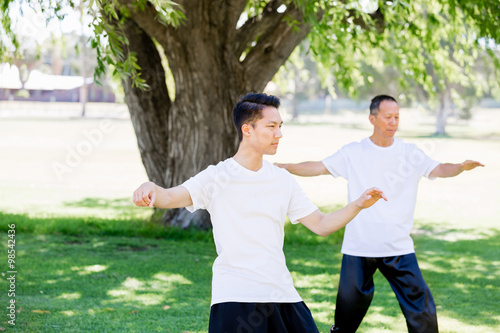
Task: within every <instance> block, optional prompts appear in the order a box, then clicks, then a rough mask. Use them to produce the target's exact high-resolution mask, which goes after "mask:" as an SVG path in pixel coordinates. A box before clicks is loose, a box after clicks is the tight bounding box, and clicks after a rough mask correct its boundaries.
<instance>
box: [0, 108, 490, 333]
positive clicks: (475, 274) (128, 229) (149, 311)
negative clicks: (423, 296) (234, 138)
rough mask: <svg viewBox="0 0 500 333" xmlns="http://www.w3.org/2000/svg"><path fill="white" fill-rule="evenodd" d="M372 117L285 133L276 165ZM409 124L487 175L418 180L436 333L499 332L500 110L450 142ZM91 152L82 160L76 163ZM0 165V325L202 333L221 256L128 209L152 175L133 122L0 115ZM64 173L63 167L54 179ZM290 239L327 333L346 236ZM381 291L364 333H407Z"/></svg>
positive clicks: (315, 189) (432, 147)
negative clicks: (12, 271) (11, 249)
mask: <svg viewBox="0 0 500 333" xmlns="http://www.w3.org/2000/svg"><path fill="white" fill-rule="evenodd" d="M410 116H411V117H412V118H410ZM365 118H366V117H364V116H360V115H355V114H345V115H343V116H342V117H340V116H339V117H337V118H335V117H332V119H328V120H331V121H332V122H331V123H329V122H328V121H324V122H323V124H319V125H315V124H310V123H307V124H306V123H299V124H290V125H285V127H284V138H283V140H282V143H281V144H280V148H279V152H278V154H277V155H276V156H273V157H269V158H268V159H269V160H270V161H282V162H287V161H289V162H295V161H302V160H318V159H321V158H323V157H325V156H327V155H328V154H330V153H332V152H333V151H335V150H336V149H338V148H340V147H341V146H342V145H343V144H345V143H348V142H350V141H353V140H359V139H361V138H363V137H365V136H366V135H368V134H369V127H368V126H367V124H366V123H364V122H365V121H366V119H365ZM408 119H411V121H408V123H405V118H404V114H402V120H401V121H402V124H401V131H400V136H401V137H403V138H404V139H405V140H407V141H412V142H416V143H418V144H420V145H421V146H423V147H427V148H428V150H429V152H430V154H431V156H432V157H434V158H436V159H438V160H440V161H446V162H448V161H449V162H460V161H462V160H464V159H467V158H470V159H477V160H479V161H481V162H483V163H484V164H485V165H486V167H485V168H481V169H479V170H475V171H473V172H470V173H466V174H463V175H460V176H459V177H457V178H453V179H444V180H436V181H428V180H425V179H424V180H422V182H421V184H420V192H419V197H418V205H417V209H416V213H415V217H416V225H415V229H414V233H413V238H414V240H415V244H416V249H417V256H418V258H419V262H420V266H421V268H422V271H423V274H424V277H425V278H426V280H427V283H428V284H429V285H430V288H431V290H432V292H433V295H434V298H435V300H436V304H437V306H438V318H439V324H440V328H441V331H442V332H468V331H474V332H494V331H500V310H499V309H500V282H499V281H500V261H499V258H500V250H499V249H500V228H499V224H498V222H499V216H500V196H499V195H498V192H499V190H500V177H499V176H498V174H497V170H498V169H499V168H500V155H499V153H498V152H499V151H500V134H499V131H498V129H497V128H495V125H494V124H498V123H499V122H498V120H500V112H499V111H498V110H483V111H481V112H478V113H477V114H476V117H475V118H474V120H473V121H471V123H470V124H468V126H466V125H465V124H463V123H453V124H451V126H450V127H449V133H450V137H447V138H431V137H429V136H427V133H429V132H431V131H432V126H431V124H430V123H429V121H428V119H427V118H426V117H424V116H422V117H421V118H419V117H418V114H416V113H415V112H408ZM103 121H108V122H109V123H107V125H106V124H105V123H103ZM366 122H367V121H366ZM97 131H101V134H98V132H97ZM92 138H93V141H92V140H91V139H92ZM85 145H86V146H85ZM84 146H85V147H87V151H86V152H85V154H82V155H81V156H80V159H78V157H75V156H72V151H73V152H75V151H76V150H77V149H78V148H82V147H84ZM0 156H2V158H1V159H0V168H1V170H2V172H1V173H0V211H1V212H3V213H0V221H1V224H0V244H1V245H0V247H1V250H0V251H2V252H3V253H5V255H4V256H3V258H4V259H3V261H2V262H1V264H0V271H1V272H2V276H3V277H2V279H1V280H0V306H1V307H2V308H4V309H5V310H4V312H3V313H2V316H3V320H2V321H1V322H0V327H3V328H5V329H6V330H7V331H18V332H86V331H89V332H206V328H207V323H208V314H209V304H210V281H211V265H212V262H213V260H214V258H215V249H214V245H213V241H212V240H211V234H210V233H203V232H197V231H178V230H172V229H164V228H159V227H157V226H152V225H150V224H148V223H147V222H145V220H146V218H147V217H148V216H149V214H150V211H149V210H147V209H138V208H135V207H133V206H132V204H131V201H130V194H131V193H132V191H133V190H134V189H135V188H136V187H137V185H139V184H140V183H141V182H143V181H145V180H146V175H145V172H144V168H143V167H142V164H141V163H140V156H139V154H138V151H137V144H136V141H135V137H134V135H133V130H132V128H131V125H130V121H128V120H127V119H111V120H105V119H99V118H89V119H83V120H81V119H72V118H68V119H37V120H35V119H32V118H29V119H21V118H17V119H16V118H8V119H2V121H1V122H0ZM71 156H72V157H71ZM68 162H70V163H68ZM58 165H59V166H60V165H66V166H68V169H62V170H64V172H63V171H61V170H59V171H58V169H57V166H58ZM297 180H298V181H299V183H300V184H301V185H302V187H303V188H304V190H305V191H306V193H307V194H308V195H309V196H310V197H311V198H312V200H313V201H314V202H316V203H317V204H318V205H321V206H323V207H325V208H324V209H325V210H332V209H335V208H338V207H339V205H343V204H345V203H346V190H345V182H344V181H342V180H333V179H332V178H331V177H327V176H322V177H317V178H297ZM9 224H15V225H16V236H15V237H16V238H15V239H16V248H15V249H16V269H17V271H18V273H17V276H16V278H17V279H16V301H17V303H16V309H17V311H19V312H18V313H17V314H16V325H15V326H12V325H9V324H8V323H7V320H8V317H7V316H6V314H7V309H6V307H7V306H8V302H9V300H10V298H9V297H8V295H7V294H8V290H9V283H8V282H7V280H6V279H7V277H8V273H7V271H8V268H7V244H8V243H7V241H8V234H7V230H8V225H9ZM286 234H287V236H286V237H287V239H286V242H285V254H286V257H287V263H288V267H289V268H290V270H291V272H292V275H293V278H294V281H295V285H296V287H297V289H298V291H299V293H300V294H301V296H302V297H303V298H304V300H305V302H306V303H307V304H308V306H309V307H310V309H311V311H312V313H313V316H314V318H315V320H316V322H317V323H318V327H319V329H320V332H325V333H326V332H328V328H329V326H330V325H331V324H332V323H333V309H334V306H335V296H336V290H337V284H338V278H339V274H338V273H339V269H340V258H341V255H340V253H339V251H340V243H341V234H337V235H334V236H332V237H329V238H326V239H325V238H318V237H315V236H313V235H312V234H311V233H310V232H309V231H308V230H305V228H303V227H301V226H291V225H287V230H286ZM375 284H376V292H375V298H374V301H373V303H372V305H371V307H370V310H369V312H368V314H367V316H366V317H365V320H364V322H363V324H362V326H361V328H360V330H359V332H405V331H406V328H405V323H404V318H403V317H402V315H401V313H400V310H399V306H398V304H397V301H396V299H395V297H394V295H393V293H392V290H391V289H390V287H389V285H388V283H387V282H386V281H385V280H384V279H383V277H382V276H381V275H380V274H379V273H377V274H376V277H375ZM4 313H5V314H4Z"/></svg>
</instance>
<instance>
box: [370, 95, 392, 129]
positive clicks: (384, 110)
mask: <svg viewBox="0 0 500 333" xmlns="http://www.w3.org/2000/svg"><path fill="white" fill-rule="evenodd" d="M379 110H380V111H379V112H378V114H377V115H370V123H372V125H373V127H374V133H375V134H376V135H380V136H382V137H384V138H392V137H394V134H396V131H397V130H398V125H399V106H398V103H396V102H394V101H382V102H381V103H380V106H379Z"/></svg>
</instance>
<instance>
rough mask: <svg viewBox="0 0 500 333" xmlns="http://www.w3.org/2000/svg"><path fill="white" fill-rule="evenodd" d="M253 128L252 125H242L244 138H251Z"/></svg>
mask: <svg viewBox="0 0 500 333" xmlns="http://www.w3.org/2000/svg"><path fill="white" fill-rule="evenodd" d="M251 128H252V126H251V125H250V124H243V125H241V133H243V136H250V129H251Z"/></svg>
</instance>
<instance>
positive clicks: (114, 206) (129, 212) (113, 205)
mask: <svg viewBox="0 0 500 333" xmlns="http://www.w3.org/2000/svg"><path fill="white" fill-rule="evenodd" d="M63 205H64V207H68V208H82V209H85V210H86V211H88V212H90V213H92V212H97V213H99V212H102V211H112V212H113V213H115V214H116V215H121V216H136V215H140V214H142V213H143V210H142V209H140V208H138V207H136V206H135V205H134V204H133V202H132V198H118V199H110V198H85V199H82V200H79V201H69V202H64V203H63Z"/></svg>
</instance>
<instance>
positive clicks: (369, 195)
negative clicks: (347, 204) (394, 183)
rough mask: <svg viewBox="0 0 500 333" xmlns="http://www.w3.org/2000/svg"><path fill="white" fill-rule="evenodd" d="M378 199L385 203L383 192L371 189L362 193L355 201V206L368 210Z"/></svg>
mask: <svg viewBox="0 0 500 333" xmlns="http://www.w3.org/2000/svg"><path fill="white" fill-rule="evenodd" d="M379 199H384V200H385V201H387V198H386V197H385V194H384V192H382V191H381V190H379V189H378V188H376V187H372V188H371V189H368V190H366V191H365V193H363V194H362V195H361V196H360V197H359V198H358V199H357V200H356V206H358V207H359V208H368V207H371V206H373V205H374V204H375V203H376V202H377V201H378V200H379Z"/></svg>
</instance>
